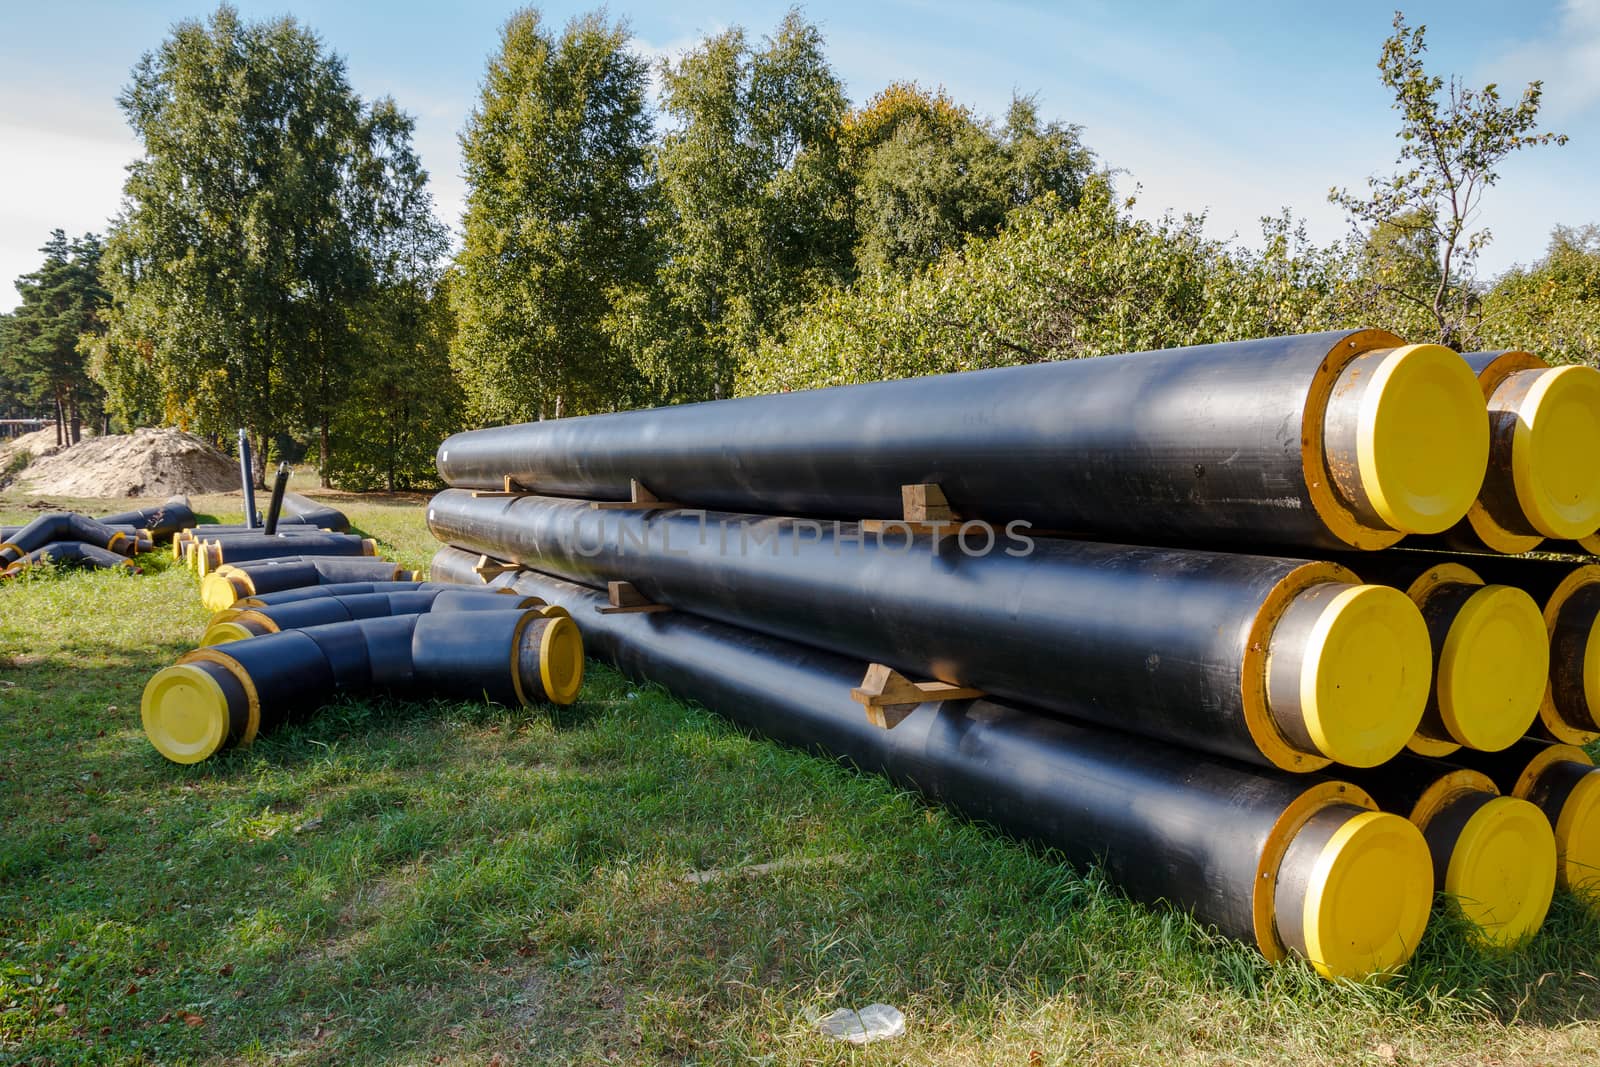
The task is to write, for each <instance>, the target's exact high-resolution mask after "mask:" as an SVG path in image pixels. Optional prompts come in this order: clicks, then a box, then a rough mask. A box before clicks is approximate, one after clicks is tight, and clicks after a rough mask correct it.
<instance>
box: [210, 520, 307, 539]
mask: <svg viewBox="0 0 1600 1067" xmlns="http://www.w3.org/2000/svg"><path fill="white" fill-rule="evenodd" d="M192 529H193V531H194V534H195V536H196V537H204V536H205V535H207V534H210V535H213V536H209V537H205V539H206V540H207V541H214V540H216V539H217V538H218V537H221V536H224V535H227V534H240V533H253V534H258V535H266V531H265V529H263V528H262V527H259V526H241V525H239V524H238V523H216V524H206V525H203V526H195V527H192ZM326 532H327V531H326V530H323V529H322V528H321V527H317V526H312V525H311V524H310V523H304V522H280V523H278V533H279V534H283V535H287V534H308V533H326ZM267 536H271V535H267Z"/></svg>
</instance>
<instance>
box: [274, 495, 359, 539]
mask: <svg viewBox="0 0 1600 1067" xmlns="http://www.w3.org/2000/svg"><path fill="white" fill-rule="evenodd" d="M283 514H284V516H285V517H286V518H289V519H293V520H295V521H296V522H304V523H309V524H311V525H312V526H316V527H319V528H321V529H324V530H332V531H334V532H335V533H344V532H346V531H348V530H349V529H350V520H349V518H347V517H346V516H345V513H344V512H342V511H340V510H339V509H338V508H336V507H331V506H329V505H327V504H321V503H318V502H317V501H315V500H312V499H311V498H310V497H306V496H301V495H300V494H299V493H284V494H283Z"/></svg>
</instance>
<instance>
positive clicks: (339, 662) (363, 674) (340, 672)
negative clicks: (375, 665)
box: [235, 626, 373, 692]
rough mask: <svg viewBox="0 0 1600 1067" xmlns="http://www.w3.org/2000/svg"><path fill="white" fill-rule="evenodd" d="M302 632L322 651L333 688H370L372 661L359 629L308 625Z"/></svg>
mask: <svg viewBox="0 0 1600 1067" xmlns="http://www.w3.org/2000/svg"><path fill="white" fill-rule="evenodd" d="M304 632H305V635H306V636H307V637H309V638H311V639H312V640H313V641H315V642H316V643H317V647H318V648H319V649H321V650H322V655H323V657H324V658H325V659H326V660H327V661H328V667H329V669H330V670H332V672H333V684H334V687H335V688H336V689H343V690H350V691H353V692H365V691H367V690H369V689H371V688H372V687H373V686H372V660H371V658H370V657H369V656H368V654H367V635H366V632H365V631H364V630H362V628H361V627H359V626H311V627H309V628H307V629H306V630H305V631H304ZM235 643H237V642H235Z"/></svg>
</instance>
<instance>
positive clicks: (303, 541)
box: [222, 534, 392, 565]
mask: <svg viewBox="0 0 1600 1067" xmlns="http://www.w3.org/2000/svg"><path fill="white" fill-rule="evenodd" d="M365 551H366V549H365V548H364V547H363V546H362V539H361V538H359V537H353V536H350V535H348V534H321V535H308V536H305V537H281V536H280V537H267V536H266V535H265V534H263V535H261V538H260V540H258V541H257V540H245V539H244V538H242V537H241V538H234V539H230V540H226V541H224V542H223V544H222V562H223V563H247V562H250V561H252V560H263V559H276V558H278V557H281V556H286V555H296V556H360V555H363V554H365ZM391 565H392V564H391Z"/></svg>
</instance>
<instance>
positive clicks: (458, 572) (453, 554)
mask: <svg viewBox="0 0 1600 1067" xmlns="http://www.w3.org/2000/svg"><path fill="white" fill-rule="evenodd" d="M477 565H478V557H477V556H475V555H473V554H472V553H471V552H463V551H462V550H461V549H459V548H451V547H449V546H448V545H447V546H445V547H444V548H441V549H439V551H437V552H435V553H434V554H433V559H431V560H429V561H428V577H429V578H431V579H433V580H434V581H436V582H450V583H452V584H454V585H483V584H484V580H483V575H481V574H479V573H478V572H477V571H476V570H474V569H473V568H474V567H476V566H477Z"/></svg>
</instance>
